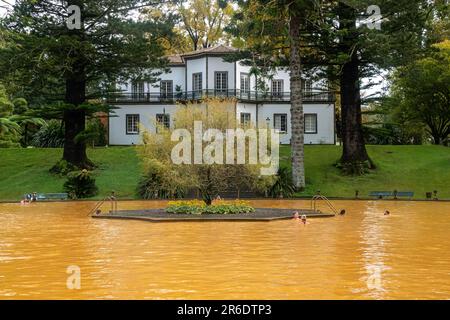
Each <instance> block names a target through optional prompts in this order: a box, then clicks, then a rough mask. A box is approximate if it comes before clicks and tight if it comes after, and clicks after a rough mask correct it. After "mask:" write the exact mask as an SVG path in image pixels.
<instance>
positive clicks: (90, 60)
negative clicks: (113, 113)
mask: <svg viewBox="0 0 450 320" xmlns="http://www.w3.org/2000/svg"><path fill="white" fill-rule="evenodd" d="M152 4H154V3H153V2H152V1H139V0H126V1H115V0H95V1H94V0H86V1H81V0H69V1H57V0H43V1H34V0H18V1H16V3H15V4H14V7H13V11H12V12H11V13H10V14H9V15H8V16H7V17H6V19H5V20H4V21H3V23H2V25H3V27H4V28H6V30H7V31H8V33H7V45H6V47H5V48H3V49H1V51H0V57H1V59H0V60H1V61H2V62H0V69H1V70H2V74H5V75H12V74H17V71H18V70H20V72H21V73H20V74H19V75H18V77H19V79H16V81H18V82H22V83H30V81H29V79H33V83H45V82H46V80H47V79H49V78H54V79H55V80H56V82H57V83H59V84H63V85H62V86H60V87H62V88H61V89H62V90H61V91H59V92H58V93H59V94H60V95H61V97H62V99H61V100H62V102H61V103H58V104H54V105H53V106H52V107H51V108H48V107H47V108H44V109H43V110H44V111H46V113H47V114H46V115H47V116H48V117H50V116H51V117H59V118H62V120H63V121H64V125H65V126H64V127H65V144H64V153H63V160H65V161H67V162H68V163H70V164H72V165H73V166H76V167H80V168H90V167H92V166H93V163H92V162H91V161H90V160H89V159H88V157H87V155H86V143H85V141H84V140H83V139H82V136H83V132H84V130H85V120H86V116H88V115H91V114H93V113H95V112H98V111H102V110H103V111H107V110H109V108H108V106H105V105H103V104H101V103H98V101H97V102H93V101H92V98H95V97H98V95H99V90H100V89H99V87H100V85H101V84H105V83H113V82H115V81H121V80H122V79H127V78H139V79H142V80H147V81H154V79H155V77H156V76H157V73H155V72H152V70H154V69H155V68H162V67H163V66H164V64H165V62H166V61H165V60H164V59H163V58H161V57H162V56H163V53H164V52H163V48H162V47H161V45H160V42H159V41H158V40H159V39H160V38H161V37H166V36H170V34H171V30H172V27H173V25H172V24H171V22H170V21H169V22H167V21H157V22H155V21H151V22H148V21H147V22H137V21H134V20H132V19H131V18H130V12H132V11H133V10H137V9H139V8H142V7H144V6H150V5H152ZM6 61H8V63H6ZM50 99H53V100H55V99H58V96H56V97H55V96H53V97H46V101H47V102H48V101H49V100H50Z"/></svg>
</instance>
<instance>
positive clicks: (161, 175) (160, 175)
mask: <svg viewBox="0 0 450 320" xmlns="http://www.w3.org/2000/svg"><path fill="white" fill-rule="evenodd" d="M177 181H178V179H177V177H176V172H173V171H172V170H170V168H169V167H167V166H166V165H164V164H162V163H160V162H158V161H156V160H153V161H149V162H148V166H147V172H146V173H145V174H144V175H143V176H142V177H141V179H140V180H139V182H138V186H137V194H138V196H139V197H140V198H141V199H171V198H183V197H184V195H185V189H184V188H183V186H182V184H181V183H178V182H177Z"/></svg>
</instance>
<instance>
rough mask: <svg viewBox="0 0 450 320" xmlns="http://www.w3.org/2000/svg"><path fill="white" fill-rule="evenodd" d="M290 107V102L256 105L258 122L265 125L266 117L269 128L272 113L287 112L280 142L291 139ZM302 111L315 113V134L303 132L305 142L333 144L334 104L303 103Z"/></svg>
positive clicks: (287, 142) (285, 142) (271, 125)
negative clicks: (284, 128) (285, 128)
mask: <svg viewBox="0 0 450 320" xmlns="http://www.w3.org/2000/svg"><path fill="white" fill-rule="evenodd" d="M290 109H291V106H290V104H261V105H260V106H259V107H258V119H259V123H260V124H261V125H262V124H264V126H265V125H266V123H267V121H266V119H267V118H269V119H270V120H269V124H270V127H271V128H273V118H274V114H276V113H286V114H287V133H286V134H282V135H281V136H280V142H281V143H282V144H289V143H290V140H291V113H290ZM303 111H304V113H315V114H317V134H309V133H305V144H334V126H335V124H334V106H333V105H332V104H305V105H303Z"/></svg>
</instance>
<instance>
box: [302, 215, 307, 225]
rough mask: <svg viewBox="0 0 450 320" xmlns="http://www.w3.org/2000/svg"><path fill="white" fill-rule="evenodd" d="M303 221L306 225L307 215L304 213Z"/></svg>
mask: <svg viewBox="0 0 450 320" xmlns="http://www.w3.org/2000/svg"><path fill="white" fill-rule="evenodd" d="M302 223H303V224H305V225H306V215H302Z"/></svg>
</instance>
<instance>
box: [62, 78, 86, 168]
mask: <svg viewBox="0 0 450 320" xmlns="http://www.w3.org/2000/svg"><path fill="white" fill-rule="evenodd" d="M80 79H81V80H80ZM85 100H86V82H85V81H84V77H83V76H82V75H81V76H78V77H76V79H68V80H66V98H65V102H66V103H68V104H71V105H72V106H73V107H72V108H70V109H69V110H65V111H64V114H63V121H64V125H65V133H64V138H65V141H64V153H63V160H65V161H67V162H69V163H70V164H72V165H74V166H76V167H78V168H80V169H90V168H92V166H93V163H92V162H91V161H90V160H89V159H88V157H87V154H86V143H85V142H84V141H75V138H76V136H77V135H78V134H79V133H81V132H83V131H84V130H85V124H86V114H85V112H84V111H82V110H77V109H76V107H77V106H78V105H80V104H82V103H83V102H84V101H85Z"/></svg>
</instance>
